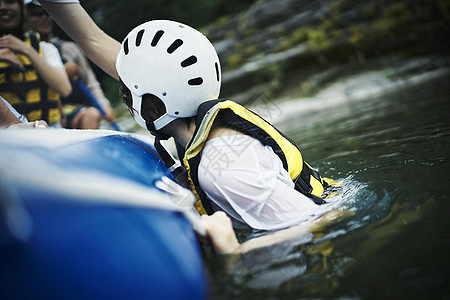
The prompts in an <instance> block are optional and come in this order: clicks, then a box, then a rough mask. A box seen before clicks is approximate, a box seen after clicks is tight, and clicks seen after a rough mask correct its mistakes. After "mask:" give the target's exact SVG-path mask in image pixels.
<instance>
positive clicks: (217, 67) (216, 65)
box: [214, 63, 220, 82]
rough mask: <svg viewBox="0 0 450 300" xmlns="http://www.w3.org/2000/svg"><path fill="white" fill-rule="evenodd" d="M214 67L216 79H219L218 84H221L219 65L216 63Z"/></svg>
mask: <svg viewBox="0 0 450 300" xmlns="http://www.w3.org/2000/svg"><path fill="white" fill-rule="evenodd" d="M214 67H215V68H216V79H217V82H219V81H220V72H219V64H218V63H215V64H214Z"/></svg>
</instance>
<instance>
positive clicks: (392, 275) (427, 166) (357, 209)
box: [209, 75, 450, 299]
mask: <svg viewBox="0 0 450 300" xmlns="http://www.w3.org/2000/svg"><path fill="white" fill-rule="evenodd" d="M363 98H364V97H363ZM329 102H332V101H329ZM301 105H302V100H298V101H297V102H296V103H295V106H301ZM449 111H450V78H449V76H448V75H446V76H443V77H440V78H438V79H436V78H435V79H433V80H429V81H427V82H424V83H421V84H419V83H417V84H414V85H412V86H407V87H402V88H398V89H395V91H391V92H390V93H388V94H384V95H383V96H379V97H365V98H364V99H363V100H361V98H360V99H359V100H354V101H352V100H348V99H347V100H346V101H341V102H340V103H339V104H338V105H330V106H329V107H327V105H324V106H323V107H322V108H321V109H318V110H316V111H315V112H314V113H309V114H308V113H305V114H303V115H302V114H301V115H299V116H297V117H291V118H287V120H284V121H283V122H281V124H280V128H281V129H282V130H283V131H284V132H285V133H286V134H287V135H288V136H289V137H291V138H292V139H293V140H294V141H295V142H296V143H297V144H298V145H299V146H300V148H301V150H302V154H303V156H304V158H305V160H306V161H307V162H308V163H309V164H310V165H312V166H313V167H315V168H317V169H318V170H319V171H320V173H321V175H322V176H325V177H329V178H333V179H336V180H340V181H342V189H341V190H340V191H339V195H338V196H335V197H334V200H333V201H334V202H333V203H334V204H335V205H337V206H338V207H339V208H341V209H343V210H346V211H348V212H351V214H349V215H347V216H345V217H343V218H341V219H340V220H338V221H337V222H334V223H331V224H330V225H327V226H323V227H321V228H320V229H318V230H316V231H315V232H314V235H313V238H312V239H306V240H302V239H301V238H299V239H297V240H294V241H290V242H289V241H288V242H285V243H281V244H278V245H275V246H271V247H265V248H261V249H258V250H254V251H250V252H248V253H245V254H241V255H239V256H232V257H226V258H223V257H222V258H217V257H215V258H214V257H212V258H211V257H210V258H209V266H210V270H211V275H212V285H213V296H214V297H213V298H218V299H305V298H306V299H336V298H345V299H349V298H350V299H380V298H382V299H444V298H446V299H448V298H449V297H450V285H449V282H450V280H449V279H450V278H449V273H450V263H449V254H450V234H449V233H450V230H449V229H450V227H449V225H450V221H449V220H450V218H449V216H448V212H449V211H450V210H449V209H450V199H449V195H450V182H449V170H450V162H449V153H450V151H449V145H450V113H449ZM238 235H239V237H240V239H241V240H245V239H248V238H251V237H253V236H255V235H256V234H255V233H251V232H238Z"/></svg>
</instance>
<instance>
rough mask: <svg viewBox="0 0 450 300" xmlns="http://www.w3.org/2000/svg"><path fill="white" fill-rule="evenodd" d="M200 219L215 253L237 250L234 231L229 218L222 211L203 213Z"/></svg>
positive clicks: (234, 251) (228, 252) (237, 243)
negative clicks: (209, 214)
mask: <svg viewBox="0 0 450 300" xmlns="http://www.w3.org/2000/svg"><path fill="white" fill-rule="evenodd" d="M200 221H201V222H202V223H203V226H204V227H205V230H206V235H207V236H208V237H209V239H210V241H211V243H212V245H213V247H214V249H215V250H216V252H217V253H220V254H230V253H236V252H238V248H239V242H238V240H237V238H236V235H235V233H234V230H233V226H232V224H231V219H230V218H229V217H228V216H227V215H226V214H225V213H224V212H223V211H218V212H215V213H214V214H212V215H211V216H206V215H203V216H201V219H200Z"/></svg>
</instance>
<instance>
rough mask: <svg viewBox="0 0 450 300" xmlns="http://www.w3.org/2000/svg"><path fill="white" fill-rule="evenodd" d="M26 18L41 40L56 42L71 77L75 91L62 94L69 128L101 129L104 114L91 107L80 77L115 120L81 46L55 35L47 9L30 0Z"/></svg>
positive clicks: (110, 118) (109, 117)
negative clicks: (82, 88) (81, 86)
mask: <svg viewBox="0 0 450 300" xmlns="http://www.w3.org/2000/svg"><path fill="white" fill-rule="evenodd" d="M26 2H28V3H27V6H26V7H27V20H28V25H29V27H30V29H31V30H33V31H35V32H38V33H39V34H40V36H41V39H42V40H44V41H47V42H51V43H53V44H54V45H55V46H56V47H57V48H58V50H59V51H60V53H61V56H62V58H63V62H64V66H65V69H66V72H67V74H68V76H69V78H71V80H72V93H71V94H70V95H69V96H68V97H63V98H62V99H61V100H62V104H63V110H64V113H65V115H66V117H67V123H66V124H65V127H66V128H72V129H98V128H99V125H100V121H101V120H102V119H103V116H102V113H101V112H100V111H99V110H98V109H97V108H96V107H93V106H92V103H91V100H90V99H89V97H88V96H87V95H85V94H84V92H83V91H82V90H81V89H80V88H79V86H78V85H77V81H78V80H81V82H82V83H83V84H85V85H86V87H87V88H88V90H89V91H90V92H91V94H92V95H93V96H94V98H95V99H96V100H97V102H98V104H99V105H100V106H101V107H102V109H103V111H104V112H106V115H105V119H107V120H108V121H114V119H115V115H114V111H113V109H112V108H111V104H110V102H109V100H108V99H107V98H106V97H105V95H104V93H103V91H102V89H101V86H100V83H99V82H98V81H97V78H96V76H95V74H94V71H93V70H92V68H91V66H90V65H89V62H88V61H87V59H86V57H85V56H84V55H83V53H82V52H81V50H80V48H79V47H78V46H77V45H76V44H75V43H74V42H70V41H64V40H61V39H60V38H58V37H55V36H53V20H52V18H51V17H50V16H49V15H48V14H47V12H46V11H45V10H44V9H43V8H42V7H41V6H38V5H35V4H32V3H31V0H27V1H26Z"/></svg>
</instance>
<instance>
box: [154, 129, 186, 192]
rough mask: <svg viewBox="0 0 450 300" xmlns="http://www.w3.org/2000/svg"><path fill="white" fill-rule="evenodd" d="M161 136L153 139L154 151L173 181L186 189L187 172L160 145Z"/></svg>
mask: <svg viewBox="0 0 450 300" xmlns="http://www.w3.org/2000/svg"><path fill="white" fill-rule="evenodd" d="M161 139H164V137H163V138H162V137H161V136H159V135H157V136H156V137H155V144H154V145H155V149H156V151H157V152H158V154H159V156H160V158H161V160H162V161H163V163H164V165H166V167H167V169H169V172H170V173H172V174H173V176H174V177H175V181H176V182H177V183H178V184H179V185H181V186H183V187H188V178H187V172H186V169H185V168H184V167H183V166H181V164H180V162H179V161H178V160H175V159H174V158H173V156H172V155H171V154H170V153H169V151H167V149H166V148H165V147H164V146H163V145H162V144H161Z"/></svg>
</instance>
